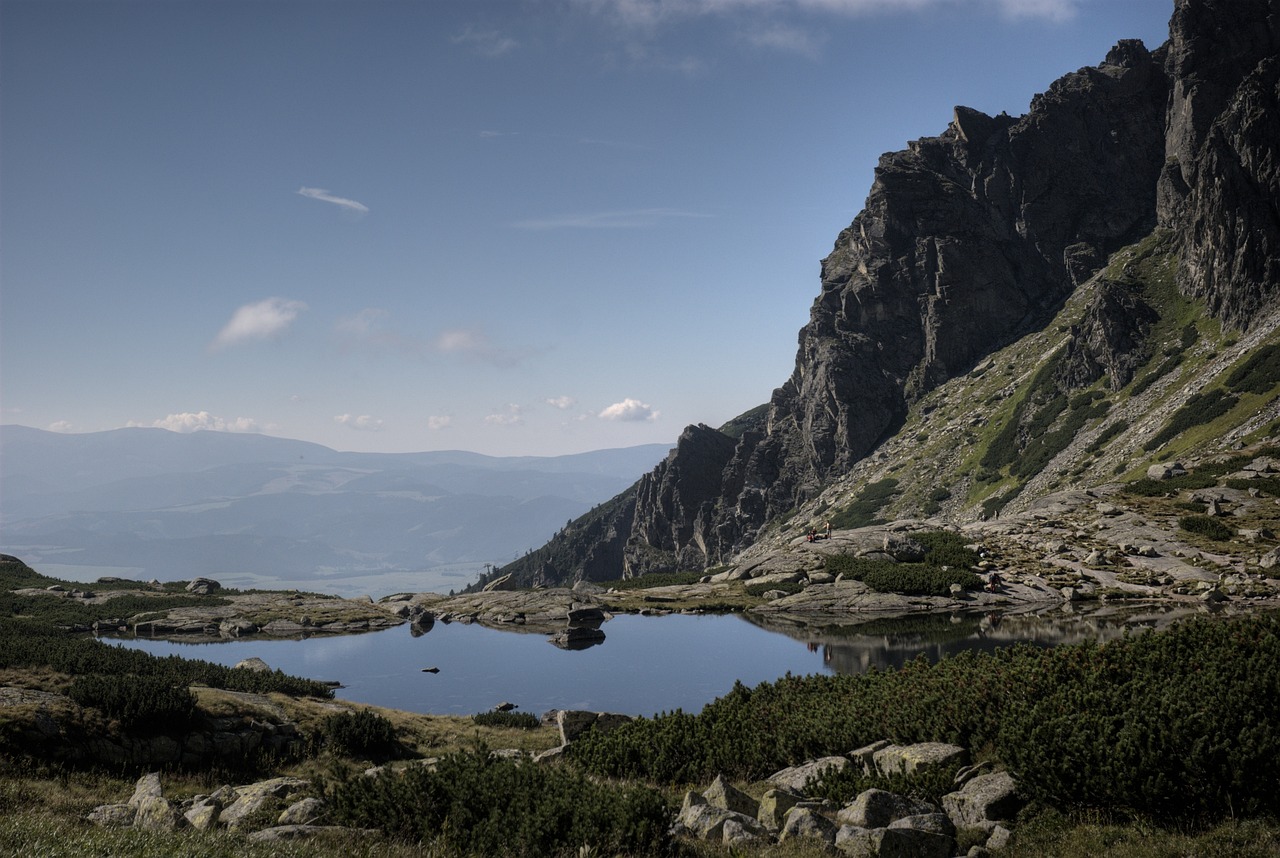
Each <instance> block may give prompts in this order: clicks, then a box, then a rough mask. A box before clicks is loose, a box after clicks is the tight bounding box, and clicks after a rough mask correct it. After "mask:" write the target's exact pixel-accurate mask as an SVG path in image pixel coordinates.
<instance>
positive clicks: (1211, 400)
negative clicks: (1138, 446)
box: [1142, 387, 1240, 451]
mask: <svg viewBox="0 0 1280 858" xmlns="http://www.w3.org/2000/svg"><path fill="white" fill-rule="evenodd" d="M1239 401H1240V400H1239V397H1237V396H1235V395H1234V394H1231V393H1227V392H1226V391H1225V390H1223V389H1222V388H1221V387H1215V388H1213V389H1211V390H1207V391H1202V392H1200V393H1197V394H1195V395H1194V396H1192V397H1191V398H1190V399H1188V400H1187V402H1186V404H1185V405H1183V406H1182V407H1181V408H1179V409H1178V410H1177V411H1175V412H1173V416H1172V417H1170V418H1169V422H1168V423H1166V424H1165V425H1164V428H1163V429H1161V430H1160V431H1159V432H1157V433H1156V434H1155V437H1153V438H1151V439H1150V440H1149V441H1147V443H1145V444H1143V445H1142V449H1144V450H1147V451H1151V450H1154V449H1156V448H1157V447H1161V446H1163V445H1164V444H1165V443H1166V442H1168V441H1172V440H1173V439H1174V438H1176V437H1178V436H1179V435H1181V434H1182V433H1183V432H1185V431H1187V430H1188V429H1190V428H1192V427H1194V426H1204V425H1205V424H1207V423H1212V422H1213V421H1214V420H1217V419H1218V418H1219V417H1221V416H1222V415H1224V414H1226V413H1227V412H1228V411H1230V410H1231V409H1232V408H1235V407H1236V403H1237V402H1239Z"/></svg>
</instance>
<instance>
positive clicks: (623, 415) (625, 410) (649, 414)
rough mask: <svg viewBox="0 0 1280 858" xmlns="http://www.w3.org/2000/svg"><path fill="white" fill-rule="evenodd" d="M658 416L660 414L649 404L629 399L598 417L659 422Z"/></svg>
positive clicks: (616, 403)
mask: <svg viewBox="0 0 1280 858" xmlns="http://www.w3.org/2000/svg"><path fill="white" fill-rule="evenodd" d="M658 414H659V412H658V411H655V410H654V409H653V407H652V406H650V405H649V404H648V403H645V402H641V401H640V400H638V399H631V398H630V397H628V398H626V399H624V400H622V401H621V402H615V403H613V404H612V405H610V406H609V407H608V408H606V409H605V410H604V411H601V412H600V414H599V415H597V416H599V417H600V418H602V419H604V420H621V421H625V422H638V421H642V420H657V419H658Z"/></svg>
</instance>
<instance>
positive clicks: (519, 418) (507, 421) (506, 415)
mask: <svg viewBox="0 0 1280 858" xmlns="http://www.w3.org/2000/svg"><path fill="white" fill-rule="evenodd" d="M484 422H485V423H489V424H491V425H494V426H518V425H519V424H521V423H523V422H524V407H523V406H520V405H516V404H515V403H512V404H510V405H508V406H507V407H506V410H505V411H495V412H494V413H493V414H489V415H487V416H486V417H485V418H484Z"/></svg>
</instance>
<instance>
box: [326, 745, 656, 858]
mask: <svg viewBox="0 0 1280 858" xmlns="http://www.w3.org/2000/svg"><path fill="white" fill-rule="evenodd" d="M325 792H326V800H327V802H328V806H329V810H330V814H331V816H332V817H333V819H334V821H335V822H337V823H338V824H340V825H346V826H350V827H354V828H378V829H382V830H383V831H385V832H387V833H389V834H391V835H394V836H395V837H397V838H400V839H402V840H405V841H408V842H410V843H419V844H424V845H426V844H437V845H438V846H440V847H443V848H444V849H446V850H451V854H452V853H454V852H456V853H459V854H465V855H494V856H514V855H519V856H527V858H543V856H546V858H555V856H562V855H567V854H574V853H577V852H578V850H580V849H593V850H596V851H597V852H598V853H599V854H604V855H619V854H625V855H659V854H666V852H667V850H668V849H669V847H670V845H671V835H670V833H669V829H670V827H671V819H672V809H671V807H670V806H669V805H668V804H667V802H666V800H665V799H664V798H663V796H662V795H661V793H659V792H657V791H656V790H653V789H650V788H648V787H644V786H635V785H627V784H615V783H609V782H604V781H599V780H597V779H594V778H591V777H588V776H586V775H584V774H582V773H580V772H578V771H575V770H574V769H573V768H571V767H568V766H533V765H528V764H524V765H521V764H518V763H515V762H513V761H510V760H505V759H500V758H496V757H493V756H491V755H490V754H489V752H488V750H487V749H485V748H483V747H480V748H477V749H475V750H473V751H468V752H464V753H456V754H450V755H448V756H446V757H444V758H442V759H441V760H440V761H439V762H438V763H437V764H436V766H435V768H434V769H426V768H412V769H409V770H408V771H406V772H404V773H403V774H402V775H399V776H397V777H382V778H355V779H352V780H347V781H343V782H339V783H336V784H332V785H330V786H329V787H327V788H326V791H325ZM591 854H596V852H592V853H591Z"/></svg>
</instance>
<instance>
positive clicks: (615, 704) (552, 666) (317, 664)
mask: <svg viewBox="0 0 1280 858" xmlns="http://www.w3.org/2000/svg"><path fill="white" fill-rule="evenodd" d="M1194 611H1195V609H1194V608H1186V607H1177V608H1174V607H1171V606H1168V605H1152V604H1144V605H1132V604H1130V605H1124V604H1120V603H1117V604H1116V605H1114V606H1108V605H1107V604H1105V603H1103V604H1102V605H1099V606H1097V607H1095V608H1091V609H1089V610H1088V611H1084V610H1079V609H1070V608H1068V609H1067V610H1064V609H1063V608H1058V607H1055V608H1053V609H1051V610H1047V611H1043V612H1040V613H1029V612H1024V613H985V614H983V613H950V614H948V613H928V614H910V615H906V616H898V617H892V618H883V619H874V620H869V621H862V622H858V623H856V624H850V625H821V626H817V625H806V624H803V623H795V624H791V623H785V624H783V623H779V624H774V625H772V626H770V627H765V626H763V625H760V624H758V621H753V618H752V617H751V615H749V614H668V615H665V616H642V615H636V614H620V615H617V616H615V617H613V618H611V619H609V620H607V621H606V622H605V623H604V624H603V625H602V626H601V631H603V632H604V639H603V640H602V641H599V642H598V643H596V644H595V645H591V646H587V647H585V648H580V649H562V648H559V647H557V646H553V645H552V644H551V643H550V641H549V640H548V638H547V636H546V635H543V634H535V633H523V634H522V633H519V632H513V631H505V630H504V631H498V630H495V629H491V628H486V627H484V626H481V625H478V624H463V623H443V622H437V623H435V624H434V625H433V626H432V627H431V628H430V629H429V630H428V631H425V632H424V631H422V630H421V629H418V628H416V627H414V626H412V625H411V624H408V623H406V624H404V625H401V626H397V627H394V628H390V629H386V630H382V631H377V632H369V633H365V634H353V635H319V636H313V637H309V638H305V639H276V638H249V639H237V640H230V641H219V642H205V643H189V642H175V641H171V640H151V639H144V638H127V639H115V640H113V641H112V642H113V643H116V644H118V645H120V646H126V647H131V648H135V649H140V650H144V651H146V652H149V653H153V654H155V655H161V656H163V655H180V656H183V657H186V658H197V659H204V660H207V661H212V662H216V663H218V664H225V665H229V666H230V665H235V664H237V663H238V662H240V661H243V660H245V659H249V658H255V657H256V658H260V659H262V660H263V661H264V662H266V663H267V665H268V666H270V667H271V668H273V669H275V668H278V669H280V670H282V671H284V672H285V673H288V674H293V675H297V676H302V677H306V678H309V679H317V680H322V681H329V682H333V683H337V684H338V687H337V688H336V696H337V697H339V698H342V699H346V700H351V701H356V702H360V703H368V704H372V705H375V706H382V707H388V708H393V709H401V710H406V711H410V712H419V713H431V714H440V715H469V714H474V713H478V712H484V711H488V710H490V709H493V708H494V707H495V706H497V705H498V704H499V703H512V704H514V705H515V706H516V707H518V711H521V712H528V713H531V714H534V715H541V714H542V713H544V712H546V711H548V710H551V709H586V710H592V711H603V712H620V713H625V714H628V715H637V716H640V715H643V716H652V715H655V714H658V713H662V712H670V711H675V710H677V709H680V710H683V711H685V712H697V711H700V710H701V709H702V707H703V706H705V705H706V704H707V703H710V702H711V701H712V700H714V699H716V698H717V697H720V696H722V695H724V694H726V693H727V692H728V691H730V690H731V689H732V688H733V686H734V683H735V682H741V683H743V684H744V685H747V686H754V685H758V684H759V683H761V682H768V681H773V680H775V679H778V678H780V677H782V676H784V675H786V674H788V673H789V674H792V675H808V674H815V673H828V674H830V673H841V674H856V673H862V672H864V671H868V670H873V669H886V668H895V667H900V666H902V665H903V664H905V663H907V662H909V661H911V660H913V659H916V658H922V657H923V658H926V659H928V660H930V661H936V660H938V659H942V658H947V657H950V656H954V655H956V654H958V653H961V652H964V651H966V650H977V651H983V652H989V651H993V650H996V649H999V648H1001V647H1007V646H1014V645H1018V644H1024V645H1032V646H1041V647H1051V646H1060V645H1064V644H1076V643H1081V642H1085V641H1095V642H1099V643H1101V642H1105V641H1109V640H1113V639H1115V638H1118V637H1121V636H1123V635H1125V634H1131V633H1137V632H1139V631H1141V630H1144V629H1151V628H1157V627H1164V626H1166V625H1168V624H1170V623H1172V622H1174V621H1176V620H1177V619H1179V618H1180V617H1183V616H1187V615H1189V614H1191V613H1193V612H1194Z"/></svg>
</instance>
